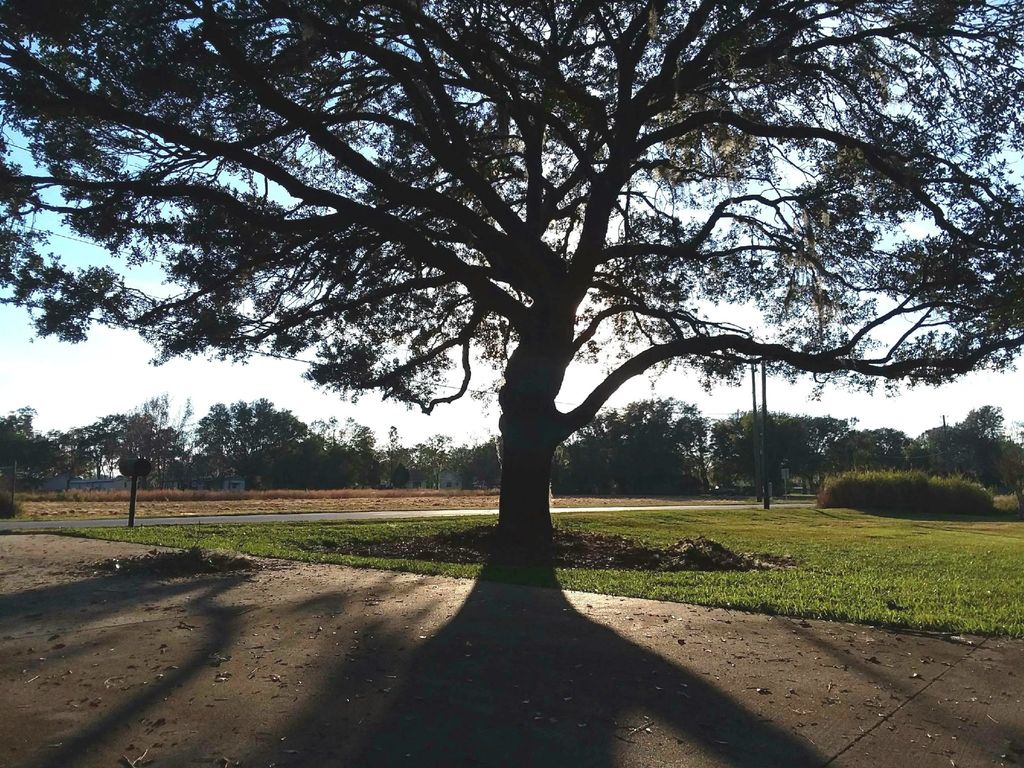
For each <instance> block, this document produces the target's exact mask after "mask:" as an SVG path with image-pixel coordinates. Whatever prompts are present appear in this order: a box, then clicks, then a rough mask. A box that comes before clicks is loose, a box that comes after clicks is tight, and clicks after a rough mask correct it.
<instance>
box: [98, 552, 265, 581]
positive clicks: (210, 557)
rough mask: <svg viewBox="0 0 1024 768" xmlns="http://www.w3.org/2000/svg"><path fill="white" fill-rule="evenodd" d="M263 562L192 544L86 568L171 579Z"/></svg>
mask: <svg viewBox="0 0 1024 768" xmlns="http://www.w3.org/2000/svg"><path fill="white" fill-rule="evenodd" d="M262 567H263V565H262V564H261V563H259V562H258V561H256V560H253V559H251V558H248V557H244V556H243V555H237V554H235V553H233V552H219V551H216V550H207V549H200V548H199V547H192V548H191V549H182V550H160V549H152V550H150V551H149V552H147V553H145V554H143V555H134V556H128V557H111V558H108V559H106V560H101V561H100V562H98V563H95V564H93V565H92V566H91V567H89V568H87V570H90V571H93V572H95V571H101V572H106V573H114V574H119V575H124V576H151V577H156V578H165V579H173V578H180V577H185V576H196V575H199V574H205V573H229V572H235V571H256V570H259V569H260V568H262Z"/></svg>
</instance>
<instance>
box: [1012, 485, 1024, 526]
mask: <svg viewBox="0 0 1024 768" xmlns="http://www.w3.org/2000/svg"><path fill="white" fill-rule="evenodd" d="M1014 493H1015V494H1016V495H1017V519H1018V520H1024V488H1017V489H1016V490H1015V491H1014Z"/></svg>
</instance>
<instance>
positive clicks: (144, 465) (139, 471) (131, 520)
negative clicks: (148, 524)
mask: <svg viewBox="0 0 1024 768" xmlns="http://www.w3.org/2000/svg"><path fill="white" fill-rule="evenodd" d="M117 468H118V469H119V470H121V474H122V475H124V476H125V477H130V478H131V479H132V495H131V499H130V500H129V501H128V527H129V528H134V527H135V494H136V492H137V491H138V490H139V478H140V477H145V476H146V475H148V474H149V472H150V470H152V469H153V465H152V463H150V461H149V459H140V458H124V459H121V460H120V461H119V462H117Z"/></svg>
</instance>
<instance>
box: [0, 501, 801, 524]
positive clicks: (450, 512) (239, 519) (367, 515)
mask: <svg viewBox="0 0 1024 768" xmlns="http://www.w3.org/2000/svg"><path fill="white" fill-rule="evenodd" d="M753 506H755V505H754V504H673V505H665V506H652V507H635V506H633V507H552V509H551V511H552V512H553V513H562V512H624V511H626V510H632V509H644V510H650V511H652V512H659V511H667V510H684V509H689V510H712V509H749V508H751V507H753ZM773 506H777V507H810V506H812V505H811V504H810V503H808V502H789V501H787V502H781V503H778V504H775V505H773ZM496 514H498V510H496V509H425V510H422V511H418V512H410V511H408V510H405V511H399V510H394V511H392V510H377V511H373V512H295V513H289V512H278V513H264V514H253V515H175V516H174V517H136V518H135V525H136V526H143V525H195V524H197V523H207V524H209V523H216V524H224V523H312V522H327V521H331V520H401V519H409V518H420V517H459V516H461V515H496ZM127 519H128V518H127V515H126V516H125V517H102V518H89V519H85V520H63V519H61V520H0V531H38V530H46V529H53V528H110V527H112V526H117V525H126V524H127Z"/></svg>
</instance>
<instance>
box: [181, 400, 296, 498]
mask: <svg viewBox="0 0 1024 768" xmlns="http://www.w3.org/2000/svg"><path fill="white" fill-rule="evenodd" d="M308 434H309V428H308V427H307V426H306V425H305V424H304V423H303V422H302V421H300V420H299V419H297V418H296V417H295V415H294V414H292V412H291V411H288V410H284V409H278V408H275V407H274V404H273V403H271V402H270V401H269V400H267V399H265V398H261V399H259V400H255V401H253V402H252V403H247V402H245V401H241V400H240V401H238V402H237V403H233V404H231V405H230V406H227V405H224V404H217V405H214V406H213V407H212V408H210V412H209V413H208V414H207V415H206V416H204V417H203V418H202V419H200V420H199V423H198V424H197V426H196V439H197V449H198V450H199V451H200V452H201V453H203V454H205V455H206V456H207V457H209V458H208V461H209V464H208V466H209V468H210V469H211V471H212V474H213V476H215V477H223V476H224V475H228V474H234V473H237V474H239V475H242V476H243V477H244V478H245V481H246V485H247V486H248V487H250V488H261V487H264V486H265V485H272V484H273V483H274V482H275V479H276V480H277V481H280V477H279V476H278V475H277V474H276V473H275V471H274V465H275V462H276V461H277V459H278V458H279V457H280V456H281V455H283V454H286V453H287V452H288V451H289V450H291V449H293V448H294V447H295V446H297V445H299V444H301V443H302V442H303V441H304V440H305V439H306V437H307V436H308Z"/></svg>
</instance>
